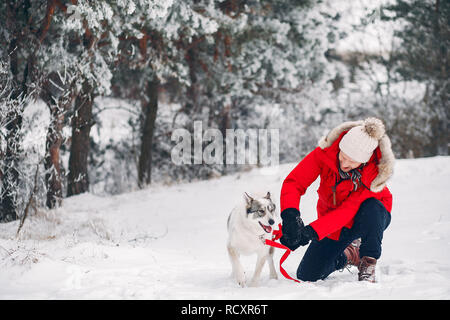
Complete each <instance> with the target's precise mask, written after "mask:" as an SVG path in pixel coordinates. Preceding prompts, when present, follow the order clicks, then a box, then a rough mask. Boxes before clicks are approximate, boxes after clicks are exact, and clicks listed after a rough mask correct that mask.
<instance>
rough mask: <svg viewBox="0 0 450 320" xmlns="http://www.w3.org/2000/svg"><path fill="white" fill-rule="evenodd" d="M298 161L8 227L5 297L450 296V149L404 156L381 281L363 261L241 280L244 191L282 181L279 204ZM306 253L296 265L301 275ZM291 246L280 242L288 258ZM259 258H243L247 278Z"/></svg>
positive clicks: (1, 236)
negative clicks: (232, 243) (239, 214)
mask: <svg viewBox="0 0 450 320" xmlns="http://www.w3.org/2000/svg"><path fill="white" fill-rule="evenodd" d="M295 165H296V163H289V164H283V165H280V166H279V168H278V170H266V169H264V168H261V169H253V170H251V171H248V172H244V173H239V174H234V175H230V176H225V177H221V178H217V179H213V180H208V181H199V182H194V183H182V184H174V185H169V186H167V185H163V184H159V185H151V186H149V187H148V188H146V189H144V190H140V191H135V192H131V193H127V194H121V195H116V196H108V197H100V196H96V195H93V194H82V195H79V196H75V197H71V198H67V199H64V202H63V206H62V207H61V208H58V209H55V210H51V211H39V213H38V214H37V215H35V216H32V217H29V218H28V219H27V220H26V221H25V224H24V227H23V229H22V230H21V232H20V235H19V237H18V238H16V231H17V228H18V224H19V222H18V221H15V222H10V223H7V224H1V225H0V268H1V270H2V272H1V273H0V299H301V300H303V299H449V298H450V251H449V250H448V248H449V245H450V232H449V231H450V211H449V208H450V198H449V197H448V194H449V187H448V181H449V180H450V157H433V158H422V159H407V160H397V163H396V168H395V174H394V177H393V178H392V180H391V181H390V183H389V187H390V189H391V191H392V193H393V195H394V203H393V210H392V222H391V225H390V226H389V228H388V229H387V230H386V232H385V235H384V239H383V254H382V257H381V259H380V260H379V262H378V264H377V270H376V275H377V280H378V282H377V283H375V284H371V283H365V282H358V281H357V274H356V272H357V270H356V269H352V270H351V271H352V272H353V274H351V273H350V272H348V271H347V270H345V271H343V272H335V273H333V274H332V275H330V276H329V277H328V278H327V279H326V280H323V281H318V282H315V283H300V284H297V283H294V282H292V281H289V280H286V279H284V278H283V276H282V275H281V274H279V279H278V280H273V279H269V271H268V266H267V265H266V266H265V267H264V269H263V272H262V278H261V285H260V287H258V288H249V287H246V288H240V287H239V286H238V285H237V284H236V283H235V282H234V280H233V279H232V277H231V265H230V263H229V260H228V256H227V251H226V247H225V244H226V238H227V232H226V221H227V218H228V214H229V212H230V211H231V209H232V208H233V206H234V205H236V204H237V203H239V202H240V201H242V199H243V198H242V197H243V193H244V191H246V192H249V193H250V194H251V193H252V192H262V191H266V190H268V191H269V190H270V192H271V193H272V197H273V199H274V201H275V203H276V204H277V208H279V191H280V188H281V183H282V181H283V179H284V177H285V176H286V175H287V174H288V173H289V172H290V170H292V169H293V168H294V166H295ZM316 188H317V181H316V182H315V183H314V184H313V185H312V186H311V187H310V189H308V192H307V193H306V195H305V196H304V197H303V198H302V200H301V206H300V209H301V211H302V214H303V218H304V220H305V223H309V222H311V221H313V220H314V219H315V210H314V208H315V204H316V201H317V193H316V192H315V190H316ZM304 251H305V248H304V247H303V248H300V249H298V250H296V251H295V252H294V253H292V254H291V256H289V258H288V260H287V261H286V262H285V263H284V265H283V266H284V268H285V269H286V270H287V272H288V273H289V274H291V275H293V276H294V275H295V271H296V268H297V265H298V263H299V261H300V259H301V257H302V255H303V253H304ZM281 254H282V250H280V249H276V252H275V261H276V264H277V265H278V263H277V262H278V261H279V258H280V257H281ZM255 260H256V257H255V256H248V257H242V262H243V264H244V267H245V270H246V273H247V278H250V276H251V274H252V272H253V268H254V263H255ZM277 270H278V268H277ZM278 271H279V270H278Z"/></svg>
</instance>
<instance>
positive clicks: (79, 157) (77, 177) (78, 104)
mask: <svg viewBox="0 0 450 320" xmlns="http://www.w3.org/2000/svg"><path fill="white" fill-rule="evenodd" d="M93 103H94V97H93V88H92V87H91V86H90V85H89V84H88V82H87V81H85V83H84V84H83V89H82V92H81V93H80V94H78V96H77V97H76V99H75V114H74V116H73V118H72V141H71V145H70V157H69V175H68V183H67V196H68V197H70V196H73V195H76V194H80V193H84V192H86V191H88V190H89V176H88V170H87V169H88V155H89V146H90V141H89V134H90V131H91V127H92V125H93V119H92V105H93Z"/></svg>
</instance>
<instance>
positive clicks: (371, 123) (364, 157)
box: [339, 118, 385, 163]
mask: <svg viewBox="0 0 450 320" xmlns="http://www.w3.org/2000/svg"><path fill="white" fill-rule="evenodd" d="M384 134H385V128H384V124H383V122H382V121H381V120H380V119H377V118H367V119H366V120H364V122H363V124H362V125H359V126H356V127H353V128H351V129H350V130H349V131H348V132H347V133H346V134H345V135H344V136H343V137H342V139H341V141H340V142H339V148H340V149H341V150H342V151H343V152H344V153H345V154H346V155H348V156H349V157H350V158H352V159H353V160H354V161H357V162H361V163H365V162H367V161H369V159H370V157H371V156H372V153H373V151H374V150H375V149H376V148H377V147H378V142H379V140H380V139H381V138H382V137H383V136H384Z"/></svg>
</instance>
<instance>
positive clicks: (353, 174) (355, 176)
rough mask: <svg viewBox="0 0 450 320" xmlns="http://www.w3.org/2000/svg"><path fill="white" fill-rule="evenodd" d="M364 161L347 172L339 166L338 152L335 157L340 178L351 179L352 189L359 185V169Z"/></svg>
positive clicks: (354, 189)
mask: <svg viewBox="0 0 450 320" xmlns="http://www.w3.org/2000/svg"><path fill="white" fill-rule="evenodd" d="M364 165H365V163H363V164H361V165H360V166H359V167H358V168H355V169H352V170H350V171H349V172H344V171H342V170H341V166H340V164H339V154H338V159H337V167H338V171H339V176H340V177H341V179H342V180H348V179H351V180H352V182H353V186H354V188H353V191H356V190H357V189H358V187H359V186H360V185H361V170H362V168H363V167H364Z"/></svg>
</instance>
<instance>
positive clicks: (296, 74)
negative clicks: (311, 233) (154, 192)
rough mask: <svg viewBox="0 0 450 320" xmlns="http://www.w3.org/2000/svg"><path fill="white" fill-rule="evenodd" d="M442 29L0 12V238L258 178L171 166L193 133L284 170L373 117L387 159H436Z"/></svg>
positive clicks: (362, 8)
mask: <svg viewBox="0 0 450 320" xmlns="http://www.w3.org/2000/svg"><path fill="white" fill-rule="evenodd" d="M449 21H450V2H449V1H442V0H378V1H365V0H355V1H344V0H339V1H333V0H296V1H287V0H286V1H285V0H267V1H262V0H96V1H91V0H4V1H0V181H1V184H0V222H1V224H0V225H6V224H8V223H11V222H15V223H17V224H16V225H15V230H17V227H19V230H20V228H21V227H22V225H23V224H24V223H25V224H27V221H28V220H27V217H28V219H30V217H33V216H35V215H39V213H41V214H42V212H51V210H57V209H58V208H60V207H61V206H64V204H65V202H66V201H70V200H69V199H70V198H72V197H73V196H77V195H82V194H91V195H95V196H101V197H104V198H105V199H107V197H112V198H113V197H115V196H120V195H123V194H126V193H129V192H139V191H142V190H146V189H148V188H150V187H151V186H153V185H155V184H157V185H158V186H167V187H168V186H174V185H177V184H179V183H192V182H198V181H211V180H214V179H218V178H220V179H223V178H225V179H226V178H227V177H229V176H230V175H232V174H239V173H245V172H249V171H250V170H251V169H253V168H261V167H264V166H265V164H264V163H263V162H262V161H261V160H260V159H259V158H258V159H257V161H256V163H255V164H253V163H244V164H230V163H219V164H218V163H205V162H203V163H202V161H201V160H200V162H198V161H195V160H196V159H195V154H194V152H192V155H191V157H192V159H190V158H188V159H187V160H188V162H187V163H188V164H186V163H184V164H181V165H179V164H175V163H174V162H173V159H172V157H171V155H172V151H173V148H174V146H175V145H176V143H177V141H176V137H174V132H175V131H176V130H177V129H184V130H185V131H187V132H190V133H193V132H194V131H195V127H196V123H197V124H198V123H201V124H202V127H203V130H206V129H207V128H212V129H217V130H218V131H219V132H220V133H221V134H222V135H223V137H225V136H226V132H227V130H228V129H234V130H237V129H242V130H244V131H245V130H249V129H268V130H269V129H277V130H278V134H279V147H278V149H279V163H280V164H287V163H296V162H298V161H299V160H301V159H302V158H303V157H304V156H305V155H306V154H308V153H309V152H310V151H311V150H312V149H314V148H315V147H316V146H317V142H318V140H319V139H320V137H322V136H323V135H325V134H326V133H327V132H328V130H330V128H333V127H335V126H336V125H338V124H339V123H342V122H343V121H349V120H359V119H364V118H366V117H369V116H375V117H378V118H380V119H382V120H383V121H384V124H385V126H386V131H387V133H388V134H389V137H390V139H391V142H392V148H393V150H394V153H395V156H396V158H397V159H416V158H428V157H435V156H447V155H448V152H449V131H448V124H449V113H450V105H449V93H450V81H449V67H450V66H449V57H450V53H449V51H448V50H449V47H450V23H449ZM209 143H210V141H208V138H207V137H206V138H205V137H203V141H202V144H203V145H202V146H201V147H203V148H205V147H206V146H207V145H208V144H209ZM193 149H194V147H193ZM216 152H217V151H216ZM223 153H224V154H225V153H226V150H225V149H224V150H223ZM443 159H447V160H446V161H447V164H448V158H446V157H444V158H443ZM185 160H186V159H185ZM190 160H192V161H190ZM197 160H198V159H197ZM443 161H444V160H443ZM442 163H443V162H442ZM282 178H283V177H280V179H282ZM281 182H282V180H279V181H277V184H276V186H277V187H281ZM278 191H279V190H278ZM239 192H240V191H239ZM150 194H151V192H150ZM199 196H200V195H199ZM112 198H111V199H112ZM443 198H444V197H443ZM102 199H103V198H102ZM211 201H212V200H211ZM232 201H233V200H232V199H230V200H229V202H232ZM169 202H170V200H169ZM68 205H69V207H70V205H73V203H69V204H68ZM447 209H448V208H447ZM226 210H228V209H226ZM92 226H93V227H92V228H94V225H92ZM97 227H98V225H95V228H94V229H95V232H96V233H101V231H98V230H99V229H98V228H97ZM19 230H18V231H17V233H19ZM104 238H108V236H105V237H103V239H104ZM136 239H141V238H139V236H136ZM129 241H131V240H129ZM136 241H137V240H136ZM133 243H134V242H133ZM3 246H4V247H5V246H6V245H5V244H3ZM0 249H1V248H0ZM3 249H4V248H3ZM5 250H6V249H5ZM5 250H4V251H5ZM5 252H6V251H5ZM9 252H10V253H9V255H11V252H12V251H11V250H10V251H9ZM0 253H1V251H0ZM447 294H448V292H447ZM447 298H448V296H447Z"/></svg>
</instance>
